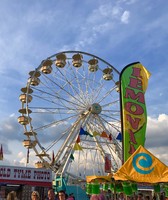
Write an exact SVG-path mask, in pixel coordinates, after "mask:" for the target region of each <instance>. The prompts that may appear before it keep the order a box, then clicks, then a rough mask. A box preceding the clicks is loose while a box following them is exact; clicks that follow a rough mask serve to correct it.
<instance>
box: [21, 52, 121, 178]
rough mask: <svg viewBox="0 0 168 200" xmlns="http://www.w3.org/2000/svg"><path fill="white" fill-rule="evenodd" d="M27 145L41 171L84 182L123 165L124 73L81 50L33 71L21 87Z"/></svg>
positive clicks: (52, 59)
mask: <svg viewBox="0 0 168 200" xmlns="http://www.w3.org/2000/svg"><path fill="white" fill-rule="evenodd" d="M21 91H22V93H21V95H20V97H19V99H20V101H21V109H20V110H19V112H20V113H21V114H20V116H19V117H18V122H19V123H20V124H21V125H23V127H24V135H25V137H26V138H25V140H24V141H23V145H24V146H25V147H26V148H28V149H30V150H31V149H32V150H33V151H34V152H35V154H36V156H37V158H38V159H39V161H38V162H36V167H45V168H50V169H52V170H53V172H54V173H55V174H56V175H59V176H60V175H64V174H68V175H71V176H72V177H75V176H76V177H80V178H81V179H85V177H86V176H87V175H93V174H97V175H105V174H106V172H105V170H104V162H105V156H106V155H110V159H111V166H110V168H111V171H115V170H117V169H118V168H119V167H120V166H121V157H122V155H121V154H122V146H121V142H120V141H118V140H117V139H116V137H117V135H118V133H119V132H120V131H121V130H120V129H121V121H120V100H119V71H118V70H117V69H116V68H114V67H113V66H112V65H110V64H109V63H108V62H106V61H105V60H103V59H101V58H99V57H97V56H95V55H92V54H90V53H86V52H81V51H64V52H59V53H56V54H54V55H52V56H50V57H48V58H46V59H44V60H43V61H42V62H41V64H40V65H39V66H38V67H37V68H35V69H34V70H32V71H30V72H29V77H28V80H27V83H26V86H25V87H23V88H21Z"/></svg>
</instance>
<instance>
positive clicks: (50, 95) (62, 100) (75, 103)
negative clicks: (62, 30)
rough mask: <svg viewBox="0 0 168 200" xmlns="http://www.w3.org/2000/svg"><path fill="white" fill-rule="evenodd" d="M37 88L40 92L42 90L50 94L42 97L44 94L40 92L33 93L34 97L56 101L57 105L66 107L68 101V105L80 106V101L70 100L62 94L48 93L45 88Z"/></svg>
mask: <svg viewBox="0 0 168 200" xmlns="http://www.w3.org/2000/svg"><path fill="white" fill-rule="evenodd" d="M36 90H37V91H39V92H41V94H46V95H48V96H45V97H42V95H40V94H39V95H37V94H36V95H35V94H33V96H34V97H36V98H39V99H42V100H44V101H49V102H51V103H52V104H54V103H55V104H56V105H63V106H64V107H66V103H67V105H73V106H74V107H76V106H79V104H78V102H73V101H70V100H68V99H65V98H63V97H61V96H58V95H53V94H51V93H48V92H46V91H44V90H40V89H36ZM51 98H52V99H51ZM56 100H59V102H57V101H56ZM60 103H61V104H60ZM80 107H82V106H81V105H80Z"/></svg>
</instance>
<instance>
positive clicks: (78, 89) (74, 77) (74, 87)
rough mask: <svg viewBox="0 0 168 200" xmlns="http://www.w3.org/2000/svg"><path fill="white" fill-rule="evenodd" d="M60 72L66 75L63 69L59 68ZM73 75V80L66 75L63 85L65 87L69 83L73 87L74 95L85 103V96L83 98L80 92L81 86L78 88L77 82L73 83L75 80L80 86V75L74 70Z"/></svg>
mask: <svg viewBox="0 0 168 200" xmlns="http://www.w3.org/2000/svg"><path fill="white" fill-rule="evenodd" d="M59 71H60V73H61V74H62V76H65V75H63V73H62V72H61V70H59ZM73 75H74V76H73V77H72V78H71V80H68V78H67V76H65V80H64V81H66V82H65V84H64V85H63V88H64V87H66V86H67V85H69V86H70V87H71V89H72V92H73V94H74V95H73V96H76V97H78V100H79V101H80V102H81V103H82V101H83V105H85V98H83V96H81V93H80V92H79V91H80V87H79V88H77V86H76V85H75V84H73V82H74V80H75V81H76V82H77V83H78V86H79V80H78V77H77V76H76V75H75V73H74V71H73Z"/></svg>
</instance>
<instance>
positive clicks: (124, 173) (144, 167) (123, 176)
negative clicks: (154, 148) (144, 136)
mask: <svg viewBox="0 0 168 200" xmlns="http://www.w3.org/2000/svg"><path fill="white" fill-rule="evenodd" d="M113 177H114V179H115V180H121V181H127V180H129V181H135V182H144V183H160V182H168V167H167V166H166V165H165V164H163V163H162V162H161V161H160V160H159V159H158V158H156V157H155V156H154V155H153V154H151V153H150V152H149V151H148V150H147V149H145V148H144V147H142V146H139V148H138V149H137V150H136V151H135V152H134V153H133V154H132V155H131V156H130V157H129V159H128V160H127V161H126V162H125V163H124V164H123V165H122V166H121V168H120V169H119V170H118V171H117V172H116V173H115V174H113Z"/></svg>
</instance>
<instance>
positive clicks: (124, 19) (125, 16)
mask: <svg viewBox="0 0 168 200" xmlns="http://www.w3.org/2000/svg"><path fill="white" fill-rule="evenodd" d="M129 18H130V12H129V11H124V13H123V14H122V16H121V22H123V23H124V24H128V22H129Z"/></svg>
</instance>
